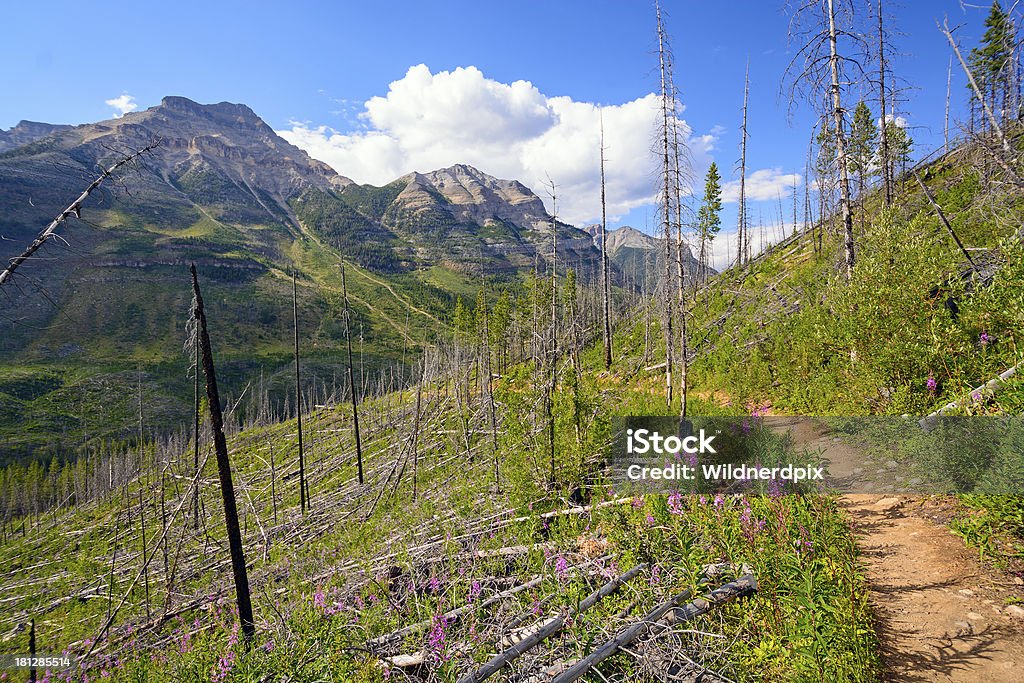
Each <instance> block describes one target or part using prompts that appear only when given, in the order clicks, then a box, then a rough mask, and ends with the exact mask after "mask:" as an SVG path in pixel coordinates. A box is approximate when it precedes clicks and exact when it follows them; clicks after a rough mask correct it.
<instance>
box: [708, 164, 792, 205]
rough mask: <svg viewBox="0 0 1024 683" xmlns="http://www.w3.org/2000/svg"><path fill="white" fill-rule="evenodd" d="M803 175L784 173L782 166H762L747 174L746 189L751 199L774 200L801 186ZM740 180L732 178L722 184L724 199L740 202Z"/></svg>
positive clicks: (725, 200) (748, 197)
mask: <svg viewBox="0 0 1024 683" xmlns="http://www.w3.org/2000/svg"><path fill="white" fill-rule="evenodd" d="M802 182H803V177H802V176H801V175H800V174H799V173H783V172H782V169H781V168H762V169H759V170H757V171H754V172H753V173H751V174H750V175H748V176H747V180H746V186H745V188H744V191H745V193H746V197H747V199H748V200H750V201H772V200H775V199H777V198H778V197H779V196H782V197H787V196H789V195H790V193H791V192H792V191H793V188H796V187H799V186H800V183H802ZM739 199H740V181H739V180H730V181H729V182H727V183H726V184H725V185H723V186H722V201H724V202H738V201H739Z"/></svg>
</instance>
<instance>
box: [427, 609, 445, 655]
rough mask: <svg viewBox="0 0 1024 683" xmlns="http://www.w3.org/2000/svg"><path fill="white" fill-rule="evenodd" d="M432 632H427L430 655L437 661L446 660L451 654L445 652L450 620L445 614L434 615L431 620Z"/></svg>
mask: <svg viewBox="0 0 1024 683" xmlns="http://www.w3.org/2000/svg"><path fill="white" fill-rule="evenodd" d="M431 622H432V625H431V627H430V633H428V634H427V648H428V649H429V650H430V656H431V658H432V659H433V660H434V661H435V662H438V663H440V662H446V661H448V659H449V656H448V655H447V654H446V653H445V641H446V638H447V636H446V634H445V629H446V628H447V626H448V620H447V619H445V618H444V617H443V616H434V617H433V619H432V620H431Z"/></svg>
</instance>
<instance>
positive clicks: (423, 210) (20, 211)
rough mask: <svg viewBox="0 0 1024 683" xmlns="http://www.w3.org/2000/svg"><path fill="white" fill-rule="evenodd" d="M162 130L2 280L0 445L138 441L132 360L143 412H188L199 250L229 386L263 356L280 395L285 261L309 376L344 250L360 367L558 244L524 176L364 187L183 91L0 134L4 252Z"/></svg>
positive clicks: (285, 343) (327, 354) (438, 325)
mask: <svg viewBox="0 0 1024 683" xmlns="http://www.w3.org/2000/svg"><path fill="white" fill-rule="evenodd" d="M154 141H158V142H159V145H158V146H157V147H156V148H155V149H154V150H153V151H152V153H150V154H147V155H146V156H145V157H144V158H142V159H141V160H140V161H139V163H137V164H136V165H135V167H134V168H132V169H130V170H129V171H128V172H126V173H124V174H123V175H121V176H120V177H118V178H116V179H115V180H114V181H111V182H108V183H106V184H105V185H103V186H101V187H100V189H99V190H98V191H96V192H95V193H94V194H93V195H92V196H90V198H89V199H88V201H87V202H86V204H85V206H84V207H83V210H82V216H81V220H79V219H71V220H70V221H69V222H68V223H67V224H66V225H64V226H62V228H61V230H60V235H61V237H62V238H63V240H64V241H60V240H54V241H51V242H50V243H49V244H48V245H47V246H46V247H45V248H44V249H43V250H42V251H40V252H39V254H38V256H39V258H36V259H33V260H31V261H29V262H27V263H25V264H24V265H23V266H22V267H21V269H20V270H19V272H18V275H17V278H16V280H15V281H14V284H15V285H16V286H14V287H8V288H5V292H4V294H5V295H6V296H10V297H11V298H10V306H9V308H8V311H9V313H8V314H7V315H6V316H4V317H3V318H0V354H3V356H2V357H3V358H4V359H5V360H4V363H3V364H0V458H2V457H4V456H5V455H6V456H12V455H19V456H23V455H26V454H29V453H33V452H35V453H37V455H39V456H40V457H46V456H48V455H50V454H54V453H62V454H70V453H72V452H73V451H74V450H75V449H76V448H78V447H79V445H80V444H81V443H83V442H84V441H86V440H89V439H91V440H92V441H93V442H97V441H98V440H101V439H111V438H112V439H121V438H126V437H127V438H130V437H131V436H132V435H134V434H135V433H136V432H137V425H135V424H134V422H135V421H136V420H137V417H136V416H137V413H138V410H137V403H138V396H137V393H138V392H137V390H136V385H137V384H138V383H139V377H140V374H141V377H142V378H143V384H144V385H145V387H146V388H145V392H144V393H146V396H145V397H144V399H145V402H148V403H149V404H150V409H149V410H148V411H147V414H145V415H144V421H145V425H144V426H145V428H146V429H152V430H156V431H166V430H167V429H170V428H173V427H176V426H178V425H180V424H182V422H183V421H184V420H187V417H188V410H189V409H188V401H189V400H190V399H189V396H190V395H191V394H190V391H189V384H188V380H187V377H186V372H185V367H186V365H187V363H188V362H189V360H188V359H186V358H184V356H183V355H182V353H181V350H180V349H181V344H182V341H183V336H182V335H183V324H184V319H185V316H187V314H188V310H189V301H190V299H191V293H190V288H189V281H188V272H187V267H188V265H189V264H190V263H192V262H195V263H196V264H197V266H198V267H199V272H200V276H201V277H202V278H203V279H204V282H205V283H206V286H207V287H208V288H209V291H210V295H209V296H210V301H211V319H212V321H213V324H214V325H215V326H217V327H219V328H220V330H221V331H222V334H223V336H222V339H224V340H225V341H223V342H222V345H221V347H220V348H219V349H218V353H219V355H220V357H221V359H222V364H223V367H224V370H223V374H224V383H225V387H226V388H225V391H226V392H227V393H228V394H229V395H230V394H237V393H239V392H241V391H243V389H244V388H245V386H246V384H247V383H248V382H249V381H250V380H251V379H252V378H253V377H254V376H257V375H259V374H260V372H261V371H265V372H266V374H267V378H266V382H267V391H269V393H270V394H271V397H272V398H273V399H274V400H275V402H277V403H278V404H281V403H282V402H283V401H284V398H285V397H286V396H287V394H288V392H289V390H290V389H289V381H288V377H289V373H288V371H287V364H288V363H289V358H290V350H291V342H290V339H291V331H290V326H291V318H292V316H291V302H290V296H291V291H290V290H291V287H290V277H291V273H293V272H294V273H296V274H297V277H298V285H299V286H298V289H299V295H298V298H299V313H300V337H301V339H302V340H303V342H304V344H303V346H304V347H306V348H305V350H304V353H305V354H306V355H307V356H308V358H307V360H306V363H307V365H309V371H308V373H307V377H308V381H309V382H313V381H314V380H315V378H316V377H317V376H319V377H320V380H321V381H322V380H323V378H324V377H332V378H333V377H335V376H336V375H338V374H340V373H339V370H340V366H339V363H340V362H341V361H340V358H341V355H340V351H341V350H342V349H343V342H344V337H343V332H344V328H343V326H342V325H341V323H340V297H339V294H340V277H339V273H338V269H337V265H338V263H339V261H340V259H341V258H345V259H346V260H347V261H348V263H349V266H350V269H349V273H348V275H349V282H348V285H349V295H350V301H351V303H352V306H353V315H354V320H353V327H352V329H353V334H354V335H358V338H359V341H358V346H359V349H360V358H361V359H362V360H361V368H363V369H364V370H365V372H366V375H367V379H366V382H370V381H371V378H372V376H373V375H374V373H376V372H378V371H379V370H380V369H381V368H383V367H387V366H393V365H395V364H397V363H401V362H403V361H405V362H411V361H412V359H413V358H414V356H415V354H416V352H417V349H418V348H421V347H422V346H424V345H426V344H428V343H430V341H431V340H432V339H433V338H434V337H435V336H436V335H437V334H438V332H439V331H440V330H442V329H443V328H444V326H445V322H444V321H445V320H446V319H447V315H448V312H449V311H450V310H451V308H452V306H453V304H454V299H455V297H456V296H462V297H464V298H466V299H472V298H474V297H475V289H476V287H477V286H478V284H479V282H480V277H481V275H486V276H488V277H490V278H491V279H493V280H496V281H497V282H499V283H506V284H510V283H512V282H514V280H515V278H516V276H517V273H518V272H519V271H520V270H527V269H533V268H535V267H538V266H540V267H542V268H543V267H546V264H547V262H548V260H549V259H550V253H551V217H550V216H549V215H548V214H547V212H546V211H545V209H544V205H543V202H542V201H541V200H540V199H539V198H538V197H537V196H536V195H535V194H533V193H532V192H531V191H530V190H529V189H528V188H526V187H525V186H524V185H522V184H521V183H519V182H517V181H514V180H500V179H497V178H494V177H492V176H489V175H487V174H485V173H482V172H481V171H479V170H477V169H474V168H472V167H469V166H465V165H456V166H453V167H451V168H447V169H441V170H437V171H432V172H428V173H412V174H409V175H406V176H403V177H402V178H399V179H397V180H396V181H394V182H392V183H390V184H388V185H386V186H384V187H373V186H369V185H358V184H356V183H353V182H352V181H351V180H350V179H348V178H346V177H344V176H342V175H340V174H338V173H337V172H335V171H334V170H333V169H332V168H330V167H329V166H327V165H326V164H324V163H322V162H319V161H316V160H314V159H312V158H310V157H309V156H308V155H307V154H306V153H305V152H304V151H302V150H300V149H298V148H297V147H295V146H293V145H291V144H290V143H288V142H287V141H285V140H284V139H282V138H281V137H279V136H278V135H277V134H276V133H274V131H273V130H272V129H271V128H270V126H268V125H267V124H266V123H265V122H263V121H262V120H261V119H260V118H259V117H258V116H257V115H256V114H255V113H254V112H253V111H252V110H251V109H249V108H248V107H246V106H244V105H240V104H231V103H227V102H222V103H219V104H210V105H203V104H198V103H196V102H193V101H191V100H188V99H186V98H183V97H166V98H164V99H163V101H162V102H161V103H160V104H159V105H158V106H155V107H152V108H150V109H147V110H145V111H139V112H132V113H129V114H126V115H124V116H123V117H121V118H117V119H112V120H108V121H101V122H98V123H91V124H84V125H79V126H51V125H48V124H37V123H31V122H22V123H21V124H19V125H18V126H15V127H14V128H13V129H11V130H10V131H0V209H2V211H0V234H2V235H3V237H4V239H3V240H0V259H3V260H5V261H6V260H7V259H9V258H10V257H12V256H13V255H15V254H17V253H18V252H19V251H20V249H21V248H23V247H24V245H26V244H28V243H29V242H30V241H31V239H32V238H34V237H35V235H36V234H37V233H38V231H39V230H40V229H41V227H42V226H44V225H46V224H47V223H48V222H49V221H50V220H51V219H52V218H53V216H55V215H57V214H58V213H59V212H60V211H61V209H63V207H64V206H66V205H67V204H68V203H69V202H70V201H71V199H73V198H74V197H76V196H77V195H78V194H79V193H80V192H81V190H82V189H83V188H84V187H85V186H86V185H88V183H89V182H91V181H92V180H93V179H94V178H95V177H96V175H97V174H98V172H99V171H98V169H99V167H101V166H103V167H107V166H109V165H111V163H112V162H113V161H114V160H116V159H118V158H120V157H121V156H122V155H124V154H126V153H128V152H130V151H132V150H136V149H140V148H142V147H144V146H146V145H149V144H151V143H153V142H154ZM556 226H557V233H558V234H557V238H558V239H557V241H558V265H559V268H560V269H564V268H568V267H572V268H575V269H576V270H577V272H580V273H583V274H584V277H587V276H588V275H590V274H593V273H594V272H595V269H596V264H597V261H598V252H597V250H596V249H595V248H594V247H593V245H592V243H591V241H590V239H589V237H588V236H587V235H586V234H585V233H583V232H582V231H580V230H578V229H576V228H574V227H572V226H569V225H566V224H564V223H561V222H556ZM236 303H240V304H241V305H235V304H236ZM410 351H411V354H412V355H410ZM332 381H333V380H332ZM26 386H32V387H35V388H34V389H32V390H26V389H25V387H26ZM292 393H293V392H292ZM291 401H292V405H294V397H293V398H292V399H291ZM100 425H102V426H100Z"/></svg>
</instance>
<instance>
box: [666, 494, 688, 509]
mask: <svg viewBox="0 0 1024 683" xmlns="http://www.w3.org/2000/svg"><path fill="white" fill-rule="evenodd" d="M668 511H669V512H671V513H672V514H673V515H681V514H683V513H684V512H686V511H685V510H684V509H683V494H681V493H679V491H676V492H675V493H673V494H672V495H671V496H669V497H668Z"/></svg>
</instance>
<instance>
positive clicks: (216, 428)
mask: <svg viewBox="0 0 1024 683" xmlns="http://www.w3.org/2000/svg"><path fill="white" fill-rule="evenodd" d="M191 272H192V294H193V297H194V298H193V309H192V315H193V319H194V324H195V325H196V330H195V334H196V336H197V340H196V341H197V343H198V344H199V348H200V353H201V357H202V359H203V374H204V375H205V376H206V398H207V400H208V402H209V404H210V406H209V407H210V422H211V424H212V426H213V445H214V450H215V451H216V454H217V472H218V474H219V476H220V491H221V495H222V497H223V499H224V525H225V526H226V527H227V532H228V547H229V549H230V551H231V570H232V572H233V574H234V578H235V595H236V598H237V601H238V618H239V620H240V621H241V622H242V636H243V641H244V642H245V644H246V646H249V645H251V644H252V640H253V637H254V636H255V635H256V626H255V622H254V621H253V616H252V599H251V597H250V595H249V575H248V572H247V570H246V567H245V553H244V551H243V549H242V532H241V529H240V528H239V526H238V509H237V507H236V504H235V488H234V485H233V484H232V482H231V461H230V460H229V459H228V444H227V440H226V439H225V438H224V416H223V414H222V413H221V408H220V393H219V392H218V390H217V375H216V372H215V370H214V367H213V350H212V349H211V348H210V335H209V333H208V332H207V329H206V312H205V311H204V310H203V295H202V293H201V292H200V291H199V277H198V276H197V275H196V266H195V264H192V267H191Z"/></svg>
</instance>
